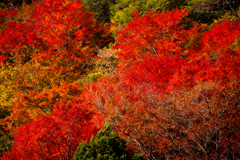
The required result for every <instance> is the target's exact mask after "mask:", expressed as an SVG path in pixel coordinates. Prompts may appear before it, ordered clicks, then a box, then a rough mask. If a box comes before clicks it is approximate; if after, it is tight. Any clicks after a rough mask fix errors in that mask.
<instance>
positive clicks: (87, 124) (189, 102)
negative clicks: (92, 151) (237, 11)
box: [0, 0, 240, 160]
mask: <svg viewBox="0 0 240 160" xmlns="http://www.w3.org/2000/svg"><path fill="white" fill-rule="evenodd" d="M104 3H105V1H104ZM106 3H107V2H106ZM84 7H85V6H84V5H83V4H82V2H81V1H79V0H76V1H70V0H66V1H62V0H43V1H39V2H37V1H36V2H33V3H32V4H31V5H26V4H23V5H22V8H21V9H19V10H17V9H16V10H13V9H12V10H0V62H1V66H0V91H1V96H0V112H1V113H3V115H2V116H1V117H0V118H1V119H0V125H1V126H0V136H1V137H6V135H8V136H9V137H11V136H12V137H13V138H12V143H11V145H12V146H11V149H10V146H8V149H6V148H5V149H4V151H9V152H4V154H3V157H2V159H71V158H72V157H74V153H75V151H76V149H77V146H78V145H79V143H81V142H83V141H86V142H87V143H88V142H89V141H90V139H91V137H92V136H95V135H96V133H97V131H98V130H99V129H101V128H102V127H103V124H104V122H108V123H111V124H112V125H113V126H114V129H115V132H116V133H118V134H119V135H120V136H121V137H124V138H125V139H126V140H127V147H128V149H129V151H131V152H132V153H131V154H133V153H138V154H142V155H143V157H144V159H152V160H156V159H240V150H239V148H240V139H239V136H240V127H239V126H240V121H239V117H240V112H239V111H240V108H239V107H240V106H239V97H240V95H239V94H240V90H239V88H240V85H239V84H240V83H239V82H240V80H239V79H240V73H239V71H240V48H239V43H240V22H239V20H235V21H232V22H230V21H228V20H224V21H223V22H221V23H219V24H217V25H215V24H212V25H209V26H208V25H206V24H200V23H198V22H194V21H193V20H192V19H190V18H189V11H187V10H186V9H184V8H181V9H177V8H176V9H173V10H171V11H150V12H148V13H147V14H145V15H144V16H140V15H141V14H140V13H139V12H137V11H134V12H133V13H132V15H133V18H132V20H131V22H129V23H127V24H126V25H125V27H123V26H121V27H119V28H118V29H114V32H115V31H116V34H117V36H116V39H115V42H114V41H112V44H110V45H109V46H108V47H107V44H108V43H109V42H110V41H111V40H112V38H111V34H112V33H111V26H114V24H111V23H110V22H106V23H105V22H103V21H101V22H100V21H98V20H96V19H101V17H100V18H99V17H97V16H96V15H95V16H94V14H93V13H89V12H86V10H85V9H84ZM88 7H89V6H88ZM88 10H89V8H88ZM95 18H96V19H95ZM214 25H215V26H214ZM114 34H115V33H114ZM111 46H112V47H111ZM104 47H105V48H104ZM0 140H1V139H0ZM7 140H8V141H10V138H9V139H7ZM86 146H87V145H86ZM1 152H2V151H1ZM140 157H141V156H140Z"/></svg>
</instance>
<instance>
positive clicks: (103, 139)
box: [73, 124, 143, 160]
mask: <svg viewBox="0 0 240 160" xmlns="http://www.w3.org/2000/svg"><path fill="white" fill-rule="evenodd" d="M125 148H126V140H125V139H124V138H121V139H120V137H119V136H118V135H116V134H115V133H114V132H113V126H110V125H108V124H107V125H105V127H104V129H102V130H100V131H99V132H98V134H97V135H96V137H92V139H91V141H90V144H87V143H86V142H82V143H80V145H79V146H78V148H77V151H76V153H75V156H74V157H73V160H130V155H129V153H128V152H127V151H125ZM132 159H133V160H143V156H142V155H138V154H135V155H134V156H133V157H132Z"/></svg>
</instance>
